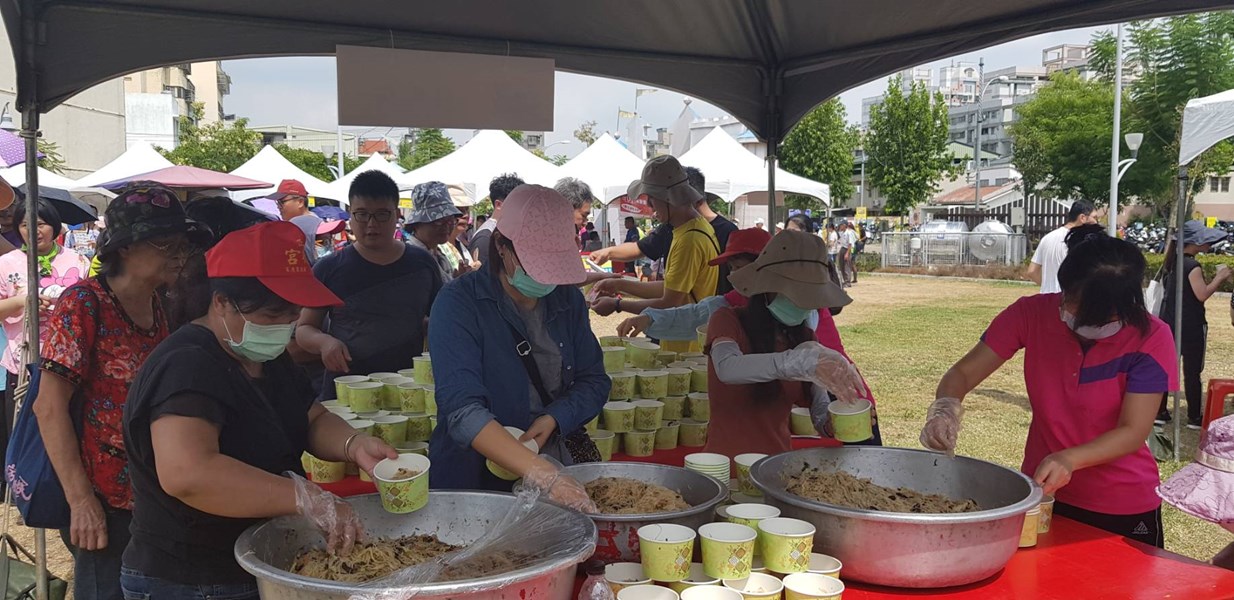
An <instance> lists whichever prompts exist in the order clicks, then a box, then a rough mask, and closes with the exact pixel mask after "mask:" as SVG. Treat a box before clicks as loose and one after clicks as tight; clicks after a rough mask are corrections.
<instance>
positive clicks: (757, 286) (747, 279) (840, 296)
mask: <svg viewBox="0 0 1234 600" xmlns="http://www.w3.org/2000/svg"><path fill="white" fill-rule="evenodd" d="M734 235H735V234H734ZM829 264H830V263H829V261H828V254H827V244H826V242H824V241H823V239H822V238H820V237H818V236H816V235H810V234H808V233H806V232H804V231H781V232H780V233H777V234H776V236H775V237H773V238H771V241H770V242H768V243H767V247H766V248H764V249H763V252H762V254H760V255H759V256H758V260H756V261H754V263H753V264H751V265H750V266H748V267H746V268H744V269H739V270H737V271H734V272H733V274H732V275H729V276H728V279H729V281H730V282H732V284H733V288H734V289H736V290H737V291H738V292H739V293H740V294H741V295H742V296H745V297H747V298H749V297H752V296H754V295H755V294H765V293H775V294H784V295H785V296H787V297H788V299H789V300H792V301H793V304H796V305H797V306H798V307H800V308H836V307H840V306H845V305H847V304H849V303H850V302H852V301H853V299H852V298H849V297H848V294H846V293H844V290H843V289H841V288H840V286H839V285H836V282H835V281H834V280H833V279H832V278H831V270H830V269H829V268H828V266H829Z"/></svg>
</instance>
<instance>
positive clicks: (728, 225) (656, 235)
mask: <svg viewBox="0 0 1234 600" xmlns="http://www.w3.org/2000/svg"><path fill="white" fill-rule="evenodd" d="M711 228H712V229H713V230H715V233H716V241H717V242H719V243H720V252H721V253H723V252H724V250H725V249H727V248H728V236H729V234H731V233H733V232H734V231H737V225H736V224H735V223H733V222H732V221H730V220H728V219H725V218H724V217H722V216H720V215H716V218H714V219H712V220H711ZM672 245H673V228H672V226H671V225H669V224H668V223H661V224H659V225H658V226H656V228H655V229H652V230H651V232H650V233H648V234H647V235H646V237H644V238H643V239H641V240H639V241H638V249H639V251H640V252H642V253H643V256H646V257H647V258H649V259H651V260H660V259H661V258H664V257H665V256H668V249H669V247H670V246H672ZM732 289H733V285H732V284H731V283H729V282H728V265H723V266H721V267H720V281H719V282H718V284H717V285H716V294H725V293H728V292H729V291H730V290H732Z"/></svg>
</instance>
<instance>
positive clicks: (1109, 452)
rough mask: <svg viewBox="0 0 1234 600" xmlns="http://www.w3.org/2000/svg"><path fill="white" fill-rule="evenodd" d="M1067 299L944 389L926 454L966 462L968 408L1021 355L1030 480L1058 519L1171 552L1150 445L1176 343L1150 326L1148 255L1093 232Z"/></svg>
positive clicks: (1171, 376)
mask: <svg viewBox="0 0 1234 600" xmlns="http://www.w3.org/2000/svg"><path fill="white" fill-rule="evenodd" d="M1066 243H1067V247H1068V252H1067V258H1066V259H1064V260H1063V263H1062V265H1061V266H1060V267H1059V271H1058V281H1059V285H1060V286H1061V287H1062V292H1061V293H1052V294H1038V295H1035V296H1026V297H1024V298H1021V299H1020V300H1018V301H1016V302H1015V303H1014V304H1012V305H1011V306H1010V307H1008V308H1007V309H1005V310H1004V311H1003V312H1002V313H1000V314H999V315H998V316H997V317H995V318H994V321H993V322H991V323H990V326H989V327H988V328H987V329H986V331H985V333H984V334H983V335H982V336H981V341H980V342H978V343H977V345H976V346H974V347H973V349H972V350H970V351H969V353H968V354H967V355H965V356H964V358H961V359H960V361H959V362H957V363H956V364H955V365H953V366H952V367H951V369H949V370H948V371H947V373H946V374H944V375H943V378H942V380H941V381H940V382H939V384H938V391H937V392H935V398H936V399H935V400H934V403H933V404H932V405H931V406H930V408H929V411H928V413H927V414H928V416H927V421H926V424H925V426H924V427H923V428H922V431H921V443H922V445H924V446H925V447H927V448H930V449H933V450H939V451H943V452H947V453H954V452H955V447H956V440H957V437H958V434H959V430H960V419H961V416H962V415H963V413H964V409H963V406H962V404H961V401H962V400H963V399H964V397H965V396H966V395H968V393H969V392H971V391H972V390H973V389H974V388H976V387H977V386H978V385H981V382H983V381H985V379H986V378H987V377H989V376H990V374H992V373H993V372H994V371H995V370H997V369H998V368H999V367H1000V366H1002V364H1003V363H1004V362H1006V361H1008V360H1011V358H1012V357H1013V356H1015V354H1016V353H1017V352H1019V351H1020V350H1021V349H1023V350H1024V381H1025V384H1026V385H1027V388H1028V401H1029V404H1030V405H1031V406H1032V422H1031V423H1030V424H1029V428H1028V439H1027V441H1026V442H1025V446H1024V462H1023V463H1022V465H1021V467H1020V469H1021V471H1023V473H1024V474H1025V475H1028V476H1029V477H1032V478H1033V479H1034V480H1035V481H1036V482H1037V483H1038V484H1040V485H1041V486H1042V488H1043V489H1044V491H1045V493H1046V494H1049V495H1052V496H1054V498H1055V504H1054V514H1056V515H1062V516H1065V517H1067V518H1070V519H1075V520H1077V521H1080V522H1082V523H1087V524H1089V525H1092V526H1093V527H1097V528H1099V529H1104V530H1106V531H1109V532H1111V533H1115V534H1118V535H1121V536H1124V537H1128V538H1131V539H1133V540H1136V541H1139V542H1143V543H1145V544H1148V545H1151V546H1157V547H1158V548H1161V547H1163V544H1164V537H1163V536H1162V525H1161V499H1160V498H1158V497H1157V495H1156V493H1154V489H1155V488H1156V487H1157V485H1158V484H1159V483H1160V481H1161V479H1160V476H1159V475H1158V473H1157V463H1156V461H1154V460H1153V455H1152V452H1151V451H1150V450H1149V448H1148V445H1147V444H1145V443H1144V440H1146V439H1148V436H1149V433H1150V432H1151V431H1152V427H1153V416H1154V415H1156V413H1157V407H1158V404H1159V402H1160V400H1161V394H1162V393H1164V392H1166V391H1167V390H1173V389H1177V387H1176V386H1177V384H1178V372H1177V365H1178V363H1177V361H1176V358H1175V355H1174V336H1173V335H1172V334H1171V333H1170V329H1169V327H1167V326H1166V324H1165V323H1163V322H1161V320H1160V319H1158V318H1157V317H1154V316H1152V315H1151V314H1149V312H1148V310H1146V309H1145V306H1144V293H1143V290H1142V287H1141V286H1142V285H1143V278H1144V268H1145V261H1144V255H1143V254H1142V253H1141V252H1140V250H1139V249H1138V248H1136V247H1135V245H1134V244H1132V243H1130V242H1127V241H1125V240H1120V239H1118V238H1112V237H1109V236H1107V235H1106V234H1105V230H1104V229H1103V228H1102V227H1101V226H1100V225H1082V226H1080V227H1076V228H1074V229H1072V230H1071V233H1069V234H1068V235H1067V239H1066Z"/></svg>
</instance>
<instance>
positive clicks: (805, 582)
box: [784, 573, 844, 600]
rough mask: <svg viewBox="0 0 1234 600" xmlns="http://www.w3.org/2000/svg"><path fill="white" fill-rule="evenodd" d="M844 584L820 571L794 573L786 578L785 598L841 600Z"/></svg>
mask: <svg viewBox="0 0 1234 600" xmlns="http://www.w3.org/2000/svg"><path fill="white" fill-rule="evenodd" d="M843 595H844V584H843V583H841V582H840V580H839V579H836V578H835V577H830V576H827V575H820V574H818V573H793V574H791V575H788V576H787V577H785V578H784V598H785V600H840V598H841V596H843Z"/></svg>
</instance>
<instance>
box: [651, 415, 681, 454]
mask: <svg viewBox="0 0 1234 600" xmlns="http://www.w3.org/2000/svg"><path fill="white" fill-rule="evenodd" d="M680 437H681V423H679V422H677V421H661V422H660V428H659V429H657V430H656V450H673V449H675V448H676V447H677V444H678V441H677V440H678V438H680Z"/></svg>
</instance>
